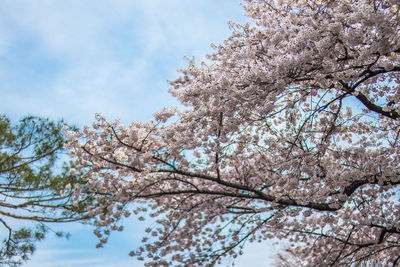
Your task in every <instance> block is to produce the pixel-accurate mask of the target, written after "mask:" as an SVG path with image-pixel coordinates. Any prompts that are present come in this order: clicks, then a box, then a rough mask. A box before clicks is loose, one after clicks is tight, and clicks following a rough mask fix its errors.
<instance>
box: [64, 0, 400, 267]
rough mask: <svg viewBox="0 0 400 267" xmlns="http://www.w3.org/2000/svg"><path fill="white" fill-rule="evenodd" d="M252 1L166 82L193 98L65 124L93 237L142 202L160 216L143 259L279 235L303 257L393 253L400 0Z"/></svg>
mask: <svg viewBox="0 0 400 267" xmlns="http://www.w3.org/2000/svg"><path fill="white" fill-rule="evenodd" d="M243 6H244V8H245V11H246V14H247V16H248V17H249V18H250V19H251V22H250V23H248V24H245V25H239V24H235V23H232V24H231V26H232V29H233V32H232V35H231V36H230V37H229V38H228V39H226V40H225V41H224V43H223V45H219V46H216V45H214V46H213V47H214V53H213V54H211V55H209V56H208V59H209V61H208V62H207V63H205V62H199V63H196V62H194V61H190V62H189V66H188V67H187V68H186V69H183V70H180V71H181V73H182V76H181V77H180V78H179V79H177V80H175V81H173V82H171V85H172V88H171V89H170V92H171V94H172V95H173V96H175V97H176V98H177V99H179V101H180V102H181V103H182V104H183V105H184V106H185V107H186V108H183V109H182V110H178V109H175V108H166V109H163V110H161V111H160V112H158V113H156V114H155V116H154V120H153V121H149V122H145V123H141V122H137V121H134V122H132V123H131V124H129V125H127V126H126V125H121V124H120V123H119V122H118V121H115V122H109V121H107V120H106V119H105V118H103V117H102V116H100V115H97V117H96V118H97V120H96V122H95V123H94V124H93V126H92V127H89V126H87V127H85V128H84V129H83V131H81V132H79V133H74V132H69V133H67V134H68V139H69V144H68V148H69V149H70V151H71V154H72V155H74V156H76V163H75V164H76V166H77V168H78V169H83V170H86V171H87V175H86V176H85V177H84V179H85V180H86V181H87V186H88V187H89V188H90V190H91V192H92V193H93V194H94V195H95V196H96V201H97V205H98V206H97V207H93V208H92V209H91V211H90V213H91V214H92V215H94V216H96V218H97V221H96V225H97V229H96V230H95V234H96V235H97V236H98V237H99V239H100V242H99V245H98V246H102V244H104V243H105V242H106V241H107V238H108V236H109V234H110V232H111V230H121V227H122V226H121V220H120V219H121V218H122V217H123V216H129V215H130V213H131V212H133V213H134V214H135V215H137V216H140V217H139V219H145V218H149V216H150V217H154V218H155V219H154V220H156V224H155V225H153V227H149V228H147V229H146V233H147V234H145V237H144V239H143V242H144V244H143V246H142V247H140V248H138V249H137V250H134V251H132V252H131V255H132V256H134V255H136V256H137V257H138V258H139V259H144V260H145V261H146V264H147V265H148V266H178V265H182V266H213V265H214V264H216V263H221V262H224V261H225V260H227V261H231V259H233V258H236V257H237V256H238V255H240V254H241V253H242V249H243V247H244V245H245V244H246V243H247V242H254V241H262V240H266V239H271V238H278V239H285V240H289V241H290V244H291V247H290V248H289V249H288V252H287V253H289V254H290V255H291V256H290V257H289V256H288V257H285V256H284V255H285V254H282V255H283V256H282V255H281V258H282V259H283V261H288V260H289V259H291V260H294V261H296V263H293V264H294V265H296V266H300V265H301V264H303V265H306V266H355V265H357V264H363V263H368V264H378V263H379V264H380V266H392V265H393V266H399V264H400V260H399V259H400V256H399V255H400V204H399V203H400V202H399V193H398V189H399V184H400V148H399V144H400V140H399V138H400V120H399V119H400V87H399V85H400V1H398V0H359V1H355V0H337V1H323V0H291V1H290V0H276V1H273V0H247V1H246V2H245V3H244V5H243ZM79 188H80V186H78V187H77V188H76V190H77V192H79ZM142 213H143V214H144V215H140V214H142ZM289 254H288V255H289ZM282 264H284V262H282ZM289 264H290V263H289ZM357 266H358V265H357Z"/></svg>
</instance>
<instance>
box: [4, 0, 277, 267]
mask: <svg viewBox="0 0 400 267" xmlns="http://www.w3.org/2000/svg"><path fill="white" fill-rule="evenodd" d="M243 13H244V12H243V9H242V8H241V6H240V1H238V0H218V1H215V0H197V1H195V0H191V1H187V0H113V1H111V0H108V1H105V0H86V1H80V0H69V1H55V0H54V1H51V0H41V1H34V0H31V1H30V0H19V1H15V0H2V1H1V2H0V96H1V105H0V114H6V115H7V116H8V117H9V118H11V119H12V120H14V121H15V120H17V119H19V118H22V117H23V116H25V115H37V116H44V117H49V118H50V119H54V120H58V119H64V120H65V121H66V122H67V123H70V124H75V125H77V126H78V127H82V126H83V125H84V124H91V123H92V122H93V121H94V115H95V113H101V114H102V115H104V116H105V117H106V118H107V119H109V120H114V119H115V118H120V119H121V121H122V122H123V123H129V122H130V121H133V120H140V121H146V120H149V119H151V118H152V114H153V113H155V112H156V111H158V110H160V109H161V108H162V107H166V106H171V105H177V104H178V103H177V101H176V100H175V99H173V98H172V97H171V96H170V95H169V94H168V88H169V84H168V82H167V81H168V80H173V79H175V78H177V77H178V75H179V74H178V72H177V71H176V69H179V68H183V67H185V66H186V65H187V60H186V59H187V58H195V59H196V60H201V59H204V57H205V55H206V54H207V53H210V52H212V49H211V48H210V44H211V43H214V44H221V43H222V41H223V40H224V39H225V38H227V37H228V36H229V34H230V30H229V27H228V24H227V22H228V21H229V20H232V21H235V22H241V23H243V22H244V21H246V18H245V17H244V16H243ZM124 224H125V227H126V230H125V231H123V232H122V233H115V234H113V235H112V237H111V239H110V241H109V243H107V244H106V245H105V248H102V249H96V248H95V245H96V243H97V238H96V237H95V236H94V235H93V234H92V231H93V228H92V227H91V226H85V225H81V224H64V225H59V224H58V225H53V226H52V227H53V228H54V229H55V230H64V231H68V232H70V233H71V238H70V239H69V240H66V239H59V238H55V237H54V236H53V235H51V234H50V235H49V237H48V238H47V239H46V240H45V241H43V242H41V243H39V244H38V249H37V251H36V252H35V254H34V255H33V257H32V260H31V261H29V262H28V263H27V264H25V265H24V266H33V267H36V266H41V267H50V266H51V267H53V266H54V267H56V266H74V267H75V266H78V267H79V266H89V267H91V266H142V263H139V262H136V261H135V260H134V259H133V258H131V257H129V256H128V253H129V251H130V250H131V249H133V248H135V247H136V246H137V245H138V244H139V243H138V241H139V240H140V238H141V236H142V235H141V233H142V231H143V229H144V226H143V225H142V224H140V223H138V221H136V219H135V218H132V219H130V220H127V221H126V222H125V223H124ZM271 251H272V253H274V252H276V247H275V246H274V245H272V244H271V242H269V243H268V244H264V245H257V244H251V245H250V246H249V247H248V249H247V250H246V252H245V254H244V256H243V257H242V258H241V259H240V260H239V265H238V266H268V265H269V264H268V262H270V260H271Z"/></svg>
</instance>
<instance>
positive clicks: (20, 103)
mask: <svg viewBox="0 0 400 267" xmlns="http://www.w3.org/2000/svg"><path fill="white" fill-rule="evenodd" d="M241 12H242V11H241V9H240V7H239V4H238V2H236V3H234V2H232V1H228V0H221V1H218V4H217V3H216V2H214V1H197V2H192V1H191V2H188V1H183V0H172V1H161V0H152V1H124V0H118V1H113V2H112V3H111V2H110V1H61V2H60V1H41V4H40V5H39V4H38V3H37V2H36V1H5V2H3V3H2V5H1V7H0V15H1V16H0V35H1V36H2V41H1V42H0V57H1V60H0V82H2V84H3V86H2V87H1V88H0V93H2V95H6V100H7V101H6V104H5V105H4V106H3V107H2V110H1V112H7V113H9V114H11V115H14V116H17V115H22V114H25V113H34V114H39V115H45V116H51V117H53V118H54V117H65V118H66V119H67V120H72V121H76V122H79V123H80V124H82V123H85V122H90V121H92V120H93V116H94V113H96V112H102V113H105V114H106V115H107V116H110V117H121V118H122V119H123V120H124V121H130V120H134V119H140V120H147V119H149V118H150V116H151V114H152V113H153V112H154V111H156V110H157V109H159V108H160V106H163V105H171V104H173V103H175V102H174V100H173V99H172V98H171V97H169V96H168V94H167V89H168V84H167V82H166V80H167V79H173V78H175V77H176V76H177V74H176V71H175V69H176V68H179V67H182V66H184V65H185V60H184V59H183V57H184V56H189V57H192V56H194V57H196V58H201V57H202V56H204V54H205V53H207V52H210V51H211V50H210V48H209V44H210V43H211V42H221V40H223V39H224V38H225V37H226V36H227V35H228V33H229V30H228V27H227V24H226V21H227V20H228V19H233V18H234V17H238V18H239V19H241V17H240V13H241Z"/></svg>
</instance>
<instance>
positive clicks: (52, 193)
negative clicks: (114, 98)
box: [0, 115, 90, 266]
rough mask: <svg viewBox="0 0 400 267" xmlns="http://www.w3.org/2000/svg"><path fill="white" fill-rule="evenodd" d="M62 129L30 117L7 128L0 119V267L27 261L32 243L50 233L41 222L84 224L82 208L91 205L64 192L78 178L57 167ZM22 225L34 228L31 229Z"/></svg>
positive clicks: (63, 166) (6, 121)
mask: <svg viewBox="0 0 400 267" xmlns="http://www.w3.org/2000/svg"><path fill="white" fill-rule="evenodd" d="M63 126H64V123H63V122H62V121H58V122H54V121H50V120H48V119H43V118H39V117H32V116H28V117H25V118H23V119H21V120H20V121H19V123H18V124H12V123H11V122H10V120H9V119H8V118H7V117H6V116H5V115H2V116H0V225H1V226H2V227H3V230H2V234H3V236H4V240H3V246H2V247H1V249H0V265H4V266H5V265H7V266H14V265H19V264H21V263H22V262H24V261H26V260H28V259H29V256H30V255H31V254H32V253H33V251H34V250H35V241H38V240H41V239H43V238H44V237H45V234H46V232H47V231H48V230H49V227H48V226H46V224H45V223H46V222H71V221H78V220H86V219H88V217H87V215H86V214H85V206H86V205H87V204H89V203H90V199H89V198H83V199H82V200H80V201H78V199H77V198H75V200H74V197H73V192H72V190H71V189H69V188H70V185H71V184H75V183H79V176H78V173H76V174H74V173H70V171H69V169H70V167H71V166H70V164H69V163H67V162H64V164H62V163H61V162H62V157H63V153H64V154H65V151H64V150H63V145H64V143H65V138H64V136H63V132H62V127H63ZM63 151H64V152H63ZM64 159H65V155H64ZM61 191H63V192H61ZM74 201H75V203H74ZM73 204H75V205H73ZM23 221H33V222H36V226H33V227H32V224H31V223H30V224H29V223H23ZM56 234H57V235H58V236H62V235H64V233H62V232H56Z"/></svg>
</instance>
